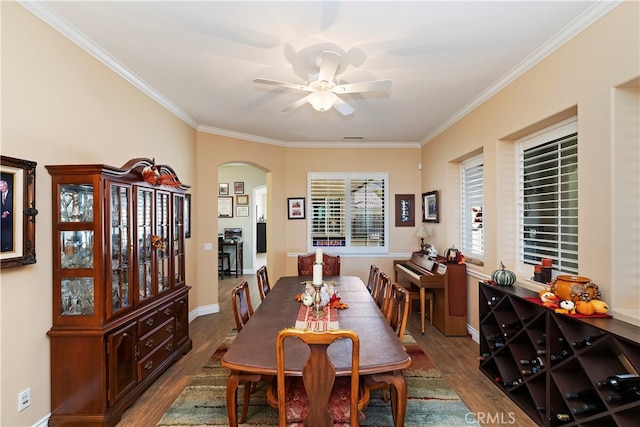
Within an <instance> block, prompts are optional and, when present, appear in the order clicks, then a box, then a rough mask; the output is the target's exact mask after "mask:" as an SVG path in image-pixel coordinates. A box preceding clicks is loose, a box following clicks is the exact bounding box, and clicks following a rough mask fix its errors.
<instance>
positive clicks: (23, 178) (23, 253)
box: [0, 156, 38, 268]
mask: <svg viewBox="0 0 640 427" xmlns="http://www.w3.org/2000/svg"><path fill="white" fill-rule="evenodd" d="M0 158H1V161H0V195H1V196H2V204H1V205H0V214H1V215H0V217H1V220H0V222H1V226H2V228H1V230H0V260H1V262H0V266H1V268H9V267H18V266H21V265H27V264H35V263H36V215H37V214H38V210H37V209H36V165H37V163H36V162H32V161H29V160H22V159H16V158H13V157H7V156H0Z"/></svg>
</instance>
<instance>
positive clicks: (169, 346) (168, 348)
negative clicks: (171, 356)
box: [164, 343, 173, 352]
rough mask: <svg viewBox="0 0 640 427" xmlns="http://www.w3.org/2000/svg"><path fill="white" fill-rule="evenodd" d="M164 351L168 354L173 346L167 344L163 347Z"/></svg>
mask: <svg viewBox="0 0 640 427" xmlns="http://www.w3.org/2000/svg"><path fill="white" fill-rule="evenodd" d="M164 349H165V350H167V351H168V352H171V351H172V350H173V344H172V343H167V345H166V346H164Z"/></svg>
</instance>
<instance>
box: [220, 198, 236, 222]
mask: <svg viewBox="0 0 640 427" xmlns="http://www.w3.org/2000/svg"><path fill="white" fill-rule="evenodd" d="M218 218H233V197H218Z"/></svg>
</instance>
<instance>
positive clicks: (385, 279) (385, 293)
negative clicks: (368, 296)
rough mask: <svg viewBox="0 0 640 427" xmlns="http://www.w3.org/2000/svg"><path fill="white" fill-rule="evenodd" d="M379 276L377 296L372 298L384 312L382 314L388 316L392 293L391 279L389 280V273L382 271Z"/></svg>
mask: <svg viewBox="0 0 640 427" xmlns="http://www.w3.org/2000/svg"><path fill="white" fill-rule="evenodd" d="M378 276H379V278H378V286H377V291H376V294H375V295H372V296H373V299H374V300H375V301H376V304H377V305H378V307H379V308H380V311H382V314H384V315H385V316H386V313H387V305H388V304H389V292H390V291H391V279H389V276H388V275H387V273H385V272H383V271H381V272H380V273H379V274H378Z"/></svg>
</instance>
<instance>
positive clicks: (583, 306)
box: [576, 301, 596, 316]
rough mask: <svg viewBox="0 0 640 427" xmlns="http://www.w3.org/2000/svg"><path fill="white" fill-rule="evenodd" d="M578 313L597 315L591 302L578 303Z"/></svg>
mask: <svg viewBox="0 0 640 427" xmlns="http://www.w3.org/2000/svg"><path fill="white" fill-rule="evenodd" d="M576 311H577V312H578V313H580V314H584V315H586V316H591V315H592V314H593V313H595V311H596V309H595V307H594V306H593V304H592V303H591V301H578V302H576Z"/></svg>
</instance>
